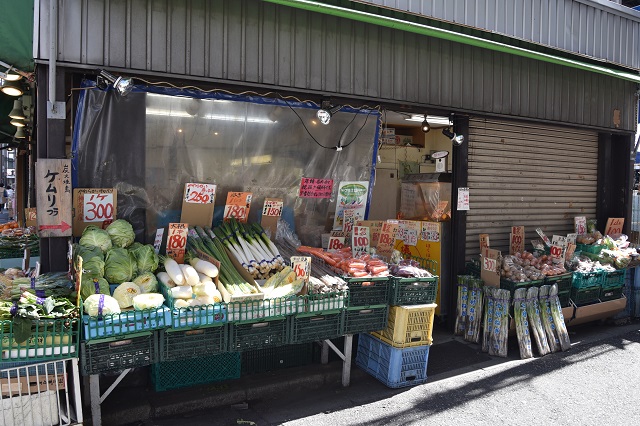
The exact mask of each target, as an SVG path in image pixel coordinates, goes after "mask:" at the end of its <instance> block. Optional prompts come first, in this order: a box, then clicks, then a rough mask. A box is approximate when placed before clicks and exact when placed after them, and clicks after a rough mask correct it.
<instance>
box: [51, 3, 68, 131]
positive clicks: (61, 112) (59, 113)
mask: <svg viewBox="0 0 640 426" xmlns="http://www.w3.org/2000/svg"><path fill="white" fill-rule="evenodd" d="M57 58H58V0H49V99H48V102H47V119H57V120H64V119H65V118H66V117H65V115H66V108H65V105H64V102H56V77H57V73H56V60H57Z"/></svg>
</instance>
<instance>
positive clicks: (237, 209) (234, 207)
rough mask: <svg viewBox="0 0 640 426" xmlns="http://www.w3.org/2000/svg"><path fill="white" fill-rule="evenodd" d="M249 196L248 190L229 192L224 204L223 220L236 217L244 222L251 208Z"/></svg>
mask: <svg viewBox="0 0 640 426" xmlns="http://www.w3.org/2000/svg"><path fill="white" fill-rule="evenodd" d="M251 198H252V194H251V193H250V192H229V194H227V203H226V204H225V206H224V220H225V221H226V220H229V219H236V220H237V221H239V222H246V221H247V218H248V217H249V209H250V208H251Z"/></svg>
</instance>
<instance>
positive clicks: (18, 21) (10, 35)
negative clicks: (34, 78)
mask: <svg viewBox="0 0 640 426" xmlns="http://www.w3.org/2000/svg"><path fill="white" fill-rule="evenodd" d="M33 1H34V0H0V10H1V11H2V13H0V40H1V41H0V60H1V61H3V62H6V63H7V64H9V65H12V66H14V67H16V68H18V69H19V70H21V71H25V72H33V66H34V62H33ZM0 71H5V70H0Z"/></svg>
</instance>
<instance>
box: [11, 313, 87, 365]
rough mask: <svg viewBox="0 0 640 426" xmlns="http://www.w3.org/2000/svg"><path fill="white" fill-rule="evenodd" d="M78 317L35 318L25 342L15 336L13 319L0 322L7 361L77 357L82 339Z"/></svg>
mask: <svg viewBox="0 0 640 426" xmlns="http://www.w3.org/2000/svg"><path fill="white" fill-rule="evenodd" d="M79 330H80V327H79V320H78V319H68V318H57V319H40V320H34V321H33V322H32V326H31V336H30V337H29V338H28V339H27V340H25V341H24V342H22V343H17V342H16V341H15V338H14V324H13V320H4V321H0V342H2V343H1V344H2V357H1V358H0V365H1V363H3V362H13V361H34V362H35V361H49V360H54V359H63V358H71V357H75V356H77V352H78V341H79V338H80V331H79Z"/></svg>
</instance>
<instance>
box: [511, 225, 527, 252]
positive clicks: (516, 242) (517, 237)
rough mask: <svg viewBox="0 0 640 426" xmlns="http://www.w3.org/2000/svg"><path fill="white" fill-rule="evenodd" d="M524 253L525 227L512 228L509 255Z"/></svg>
mask: <svg viewBox="0 0 640 426" xmlns="http://www.w3.org/2000/svg"><path fill="white" fill-rule="evenodd" d="M523 251H524V226H512V227H511V233H510V234H509V254H516V253H522V252H523Z"/></svg>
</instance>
